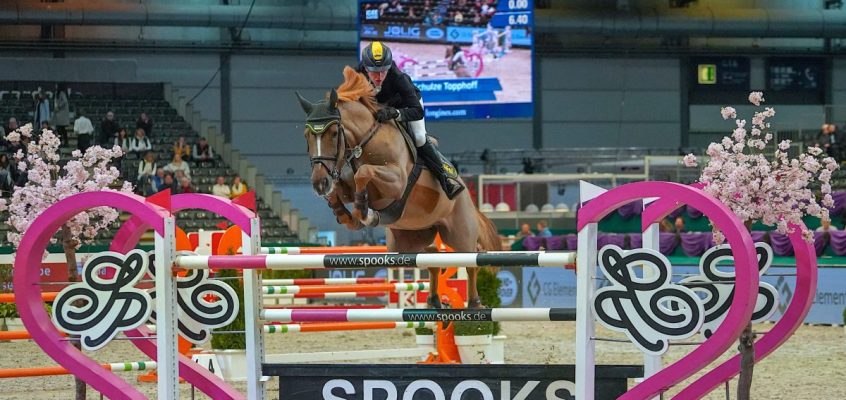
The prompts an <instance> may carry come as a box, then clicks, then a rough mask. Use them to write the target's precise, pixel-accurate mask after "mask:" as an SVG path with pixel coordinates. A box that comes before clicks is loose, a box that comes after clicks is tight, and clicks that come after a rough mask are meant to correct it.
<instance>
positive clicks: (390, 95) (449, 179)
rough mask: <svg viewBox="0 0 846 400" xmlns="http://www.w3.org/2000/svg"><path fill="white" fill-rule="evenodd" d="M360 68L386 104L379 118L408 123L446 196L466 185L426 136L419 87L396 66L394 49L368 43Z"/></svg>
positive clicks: (418, 148)
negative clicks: (392, 51)
mask: <svg viewBox="0 0 846 400" xmlns="http://www.w3.org/2000/svg"><path fill="white" fill-rule="evenodd" d="M358 72H359V73H363V74H365V75H366V76H367V79H369V80H370V83H371V84H372V85H373V87H374V88H375V89H376V101H378V102H379V104H382V105H384V108H382V109H380V110H379V111H377V112H376V119H377V120H379V121H380V122H385V121H391V120H396V121H399V122H405V123H406V124H407V127H408V130H409V131H410V132H411V134H412V136H413V138H414V145H415V146H416V147H417V154H418V155H419V156H420V159H421V160H423V164H425V165H426V168H428V169H429V171H430V172H432V173H433V174H434V175H435V177H437V179H438V181H439V182H440V183H441V187H443V189H444V192H445V193H446V195H447V197H449V198H450V199H452V198H454V197H455V196H456V195H457V194H458V193H460V192H461V191H462V190H463V189H464V186H463V185H462V184H461V182H459V180H458V175H457V174H456V173H455V168H454V167H453V166H452V165H450V164H449V162H448V161H447V160H446V159H445V158H444V157H443V155H441V153H440V152H439V151H438V150H437V149H436V148H435V146H434V145H432V143H431V142H429V141H428V140H426V122H425V120H424V119H423V117H424V115H425V114H424V112H423V100H422V99H421V97H420V90H419V89H417V87H416V86H414V84H413V83H412V82H411V78H409V77H408V75H406V74H405V73H403V72H402V71H400V70H399V68H397V65H396V64H395V63H394V61H393V57H392V55H391V49H390V48H388V46H385V45H384V44H382V43H381V42H372V43H370V44H368V45H367V47H365V48H364V49H363V50H362V51H361V64H359V66H358Z"/></svg>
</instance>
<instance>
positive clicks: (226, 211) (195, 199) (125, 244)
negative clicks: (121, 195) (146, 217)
mask: <svg viewBox="0 0 846 400" xmlns="http://www.w3.org/2000/svg"><path fill="white" fill-rule="evenodd" d="M170 207H171V210H170V211H171V213H174V214H175V213H177V212H179V211H182V210H185V209H202V210H207V211H211V212H214V213H215V214H217V215H220V216H222V217H224V218H226V219H228V220H229V221H231V222H232V223H233V224H235V225H237V226H238V227H240V228H241V230H242V231H243V232H245V233H246V234H248V235H249V234H250V232H251V229H250V218H252V217H253V216H254V215H255V214H254V213H253V212H252V211H250V210H249V209H247V208H245V207H242V206H239V205H237V204H234V203H233V202H232V201H230V200H229V199H224V198H222V197H219V196H213V195H209V194H193V193H191V194H189V193H185V194H178V195H175V196H173V197H171V199H170ZM177 222H178V221H177ZM148 229H150V225H149V224H146V223H145V222H143V220H142V219H140V218H135V217H133V218H131V219H130V220H128V221H126V222H125V223H124V224H123V225H122V226H121V228H120V230H118V232H117V234H115V238H114V240H112V244H111V246H110V247H109V250H112V251H117V252H120V253H125V252H127V251H129V250H130V249H133V248H135V245H136V244H137V243H138V240H139V239H140V238H141V235H143V234H144V232H146V231H147V230H148ZM245 306H246V305H245ZM125 334H126V335H127V336H134V337H149V336H151V332H150V330H149V329H147V327H145V326H141V327H139V328H138V329H135V330H131V331H127V332H126V333H125ZM132 343H133V344H134V345H135V347H137V348H138V349H139V350H141V351H142V352H144V354H147V356H149V357H153V358H155V357H156V349H157V348H158V347H157V346H156V341H155V340H133V341H132ZM179 376H180V377H181V378H183V379H185V380H186V381H187V382H188V383H190V384H192V385H194V386H195V387H197V388H198V389H200V390H201V391H202V392H203V393H205V394H206V395H208V396H209V397H211V398H213V399H221V400H229V399H233V400H235V399H243V398H244V396H243V394H241V393H240V392H238V391H237V390H235V389H234V388H233V387H232V386H230V385H229V384H227V383H226V382H224V381H222V380H221V379H220V378H218V377H217V376H216V375H214V374H213V373H211V372H209V370H208V369H206V368H203V367H202V366H200V364H197V363H195V362H193V361H191V359H190V358H188V357H185V356H182V355H180V356H179Z"/></svg>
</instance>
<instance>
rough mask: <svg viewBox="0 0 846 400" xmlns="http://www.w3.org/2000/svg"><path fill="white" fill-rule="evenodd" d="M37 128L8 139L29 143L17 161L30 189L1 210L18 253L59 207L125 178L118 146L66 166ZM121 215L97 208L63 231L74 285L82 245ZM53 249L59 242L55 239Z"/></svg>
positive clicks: (18, 189) (20, 189)
mask: <svg viewBox="0 0 846 400" xmlns="http://www.w3.org/2000/svg"><path fill="white" fill-rule="evenodd" d="M33 136H34V135H33V132H32V125H31V124H27V125H25V126H24V127H22V128H19V129H18V130H16V131H14V132H11V133H9V134H8V135H7V136H6V139H7V140H8V141H9V142H11V143H12V144H18V143H26V142H25V141H24V139H30V141H29V143H26V147H25V148H26V152H24V151H23V149H19V150H18V151H17V153H16V154H14V158H15V160H16V161H17V168H18V171H19V172H20V174H26V183H25V184H23V185H22V186H15V187H14V189H13V191H12V198H11V199H10V200H9V201H6V200H5V199H3V200H0V210H5V209H8V210H9V220H8V221H7V223H8V224H9V226H10V227H11V230H10V231H9V232H8V233H7V236H8V239H9V241H10V242H11V243H12V244H13V245H14V246H15V247H17V246H18V245H19V244H20V241H21V238H22V235H23V233H24V232H26V230H27V229H28V228H29V227H30V225H32V222H33V221H34V220H35V218H36V217H37V216H38V215H40V214H41V213H42V212H43V211H44V210H46V209H47V208H48V207H50V206H51V205H53V204H54V203H56V202H57V201H59V200H61V199H64V198H66V197H68V196H72V195H74V194H77V193H82V192H93V191H102V190H112V189H110V187H111V186H112V185H113V184H114V183H115V182H116V181H117V180H118V176H119V175H120V172H119V171H118V169H117V168H115V167H113V166H111V165H110V164H111V162H112V160H113V159H115V158H117V157H120V156H121V155H122V154H123V151H122V150H121V148H120V147H118V146H115V147H114V148H112V149H104V148H102V147H100V146H93V147H89V148H88V149H86V150H85V152H84V153H83V152H81V151H79V150H76V151H74V152H73V153H72V158H71V159H70V160H68V161H67V163H66V164H65V165H63V166H62V165H60V163H59V161H60V160H61V157H60V155H59V146H60V145H61V142H60V140H59V138H58V137H57V136H56V135H55V134H54V133H53V132H52V131H50V130H47V129H45V130H43V131H42V132H41V135H38V137H33ZM120 191H121V192H126V193H132V185H131V184H130V183H129V182H124V183H123V185H122V187H121V188H120ZM118 216H119V214H118V212H117V211H116V210H114V209H112V208H109V207H97V208H92V209H90V210H87V211H85V212H82V213H79V214H77V215H76V216H74V217H73V218H72V219H71V220H69V221H68V222H66V223H65V224H64V225H62V228H61V241H62V248H63V250H64V253H65V260H66V262H67V267H68V276H69V277H70V280H71V281H75V280H77V279H78V277H77V273H76V250H77V249H78V248H79V246H80V245H81V244H82V243H83V242H90V241H91V240H93V239H94V238H96V237H97V234H98V233H100V232H101V231H103V230H105V229H107V228H108V227H109V225H110V224H111V223H112V222H114V221H115V220H116V219H117V218H118ZM52 240H53V243H55V242H56V239H55V238H54V239H52ZM76 398H77V399H84V398H85V384H84V383H83V382H81V381H79V380H77V385H76Z"/></svg>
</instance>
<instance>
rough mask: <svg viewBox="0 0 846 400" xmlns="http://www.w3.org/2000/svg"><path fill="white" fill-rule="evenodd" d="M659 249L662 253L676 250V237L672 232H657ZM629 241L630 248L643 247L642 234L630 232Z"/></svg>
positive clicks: (677, 242) (666, 253) (677, 243)
mask: <svg viewBox="0 0 846 400" xmlns="http://www.w3.org/2000/svg"><path fill="white" fill-rule="evenodd" d="M658 241H659V246H658V247H659V250H658V251H660V252H661V254H663V255H670V254H673V252H674V251H676V246H678V245H679V241H678V237H676V234H675V233H672V232H661V233H659V234H658ZM629 242H631V248H632V249H639V248H641V247H643V235H641V234H638V233H632V234H630V235H629Z"/></svg>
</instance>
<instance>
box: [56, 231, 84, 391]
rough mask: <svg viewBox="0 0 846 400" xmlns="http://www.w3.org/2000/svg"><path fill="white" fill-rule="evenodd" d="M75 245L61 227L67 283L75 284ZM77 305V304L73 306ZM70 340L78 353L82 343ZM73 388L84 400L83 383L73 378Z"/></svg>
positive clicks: (69, 233) (77, 276)
mask: <svg viewBox="0 0 846 400" xmlns="http://www.w3.org/2000/svg"><path fill="white" fill-rule="evenodd" d="M76 245H77V242H76V240H74V238H73V235H72V234H71V230H70V228H69V227H68V226H67V224H65V225H62V249H63V250H64V252H65V262H66V263H67V266H68V281H71V282H75V281H78V280H79V275H78V274H77V273H76ZM74 305H78V304H74ZM71 338H72V339H77V340H74V341H72V342H71V344H72V345H73V347H76V348H77V349H79V350H80V351H82V343H80V342H79V336H71ZM74 386H75V394H76V397H75V399H76V400H85V397H86V396H85V395H86V393H85V392H86V386H85V382H83V381H82V379H79V378H74Z"/></svg>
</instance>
